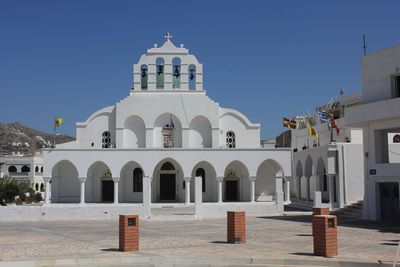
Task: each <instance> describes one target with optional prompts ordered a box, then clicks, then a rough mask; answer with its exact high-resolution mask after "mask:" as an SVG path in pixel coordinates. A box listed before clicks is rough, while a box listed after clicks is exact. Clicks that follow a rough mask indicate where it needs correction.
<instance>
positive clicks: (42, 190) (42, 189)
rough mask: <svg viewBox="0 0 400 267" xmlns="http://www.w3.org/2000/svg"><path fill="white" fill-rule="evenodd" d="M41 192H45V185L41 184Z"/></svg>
mask: <svg viewBox="0 0 400 267" xmlns="http://www.w3.org/2000/svg"><path fill="white" fill-rule="evenodd" d="M40 192H44V184H43V183H41V184H40Z"/></svg>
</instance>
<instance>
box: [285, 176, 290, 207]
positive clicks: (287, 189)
mask: <svg viewBox="0 0 400 267" xmlns="http://www.w3.org/2000/svg"><path fill="white" fill-rule="evenodd" d="M285 202H290V181H289V179H286V180H285Z"/></svg>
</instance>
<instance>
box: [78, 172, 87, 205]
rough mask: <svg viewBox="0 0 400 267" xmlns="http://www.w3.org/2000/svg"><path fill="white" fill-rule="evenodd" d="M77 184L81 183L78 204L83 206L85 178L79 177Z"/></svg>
mask: <svg viewBox="0 0 400 267" xmlns="http://www.w3.org/2000/svg"><path fill="white" fill-rule="evenodd" d="M78 179H79V182H81V195H80V202H79V203H80V204H82V205H83V204H85V183H86V177H79V178H78Z"/></svg>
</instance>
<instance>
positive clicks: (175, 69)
mask: <svg viewBox="0 0 400 267" xmlns="http://www.w3.org/2000/svg"><path fill="white" fill-rule="evenodd" d="M174 76H175V77H179V76H180V74H179V67H178V66H174Z"/></svg>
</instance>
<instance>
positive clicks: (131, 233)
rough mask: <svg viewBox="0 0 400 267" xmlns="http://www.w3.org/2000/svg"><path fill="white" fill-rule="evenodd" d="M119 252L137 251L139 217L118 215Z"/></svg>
mask: <svg viewBox="0 0 400 267" xmlns="http://www.w3.org/2000/svg"><path fill="white" fill-rule="evenodd" d="M119 250H121V251H137V250H139V215H119Z"/></svg>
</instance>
